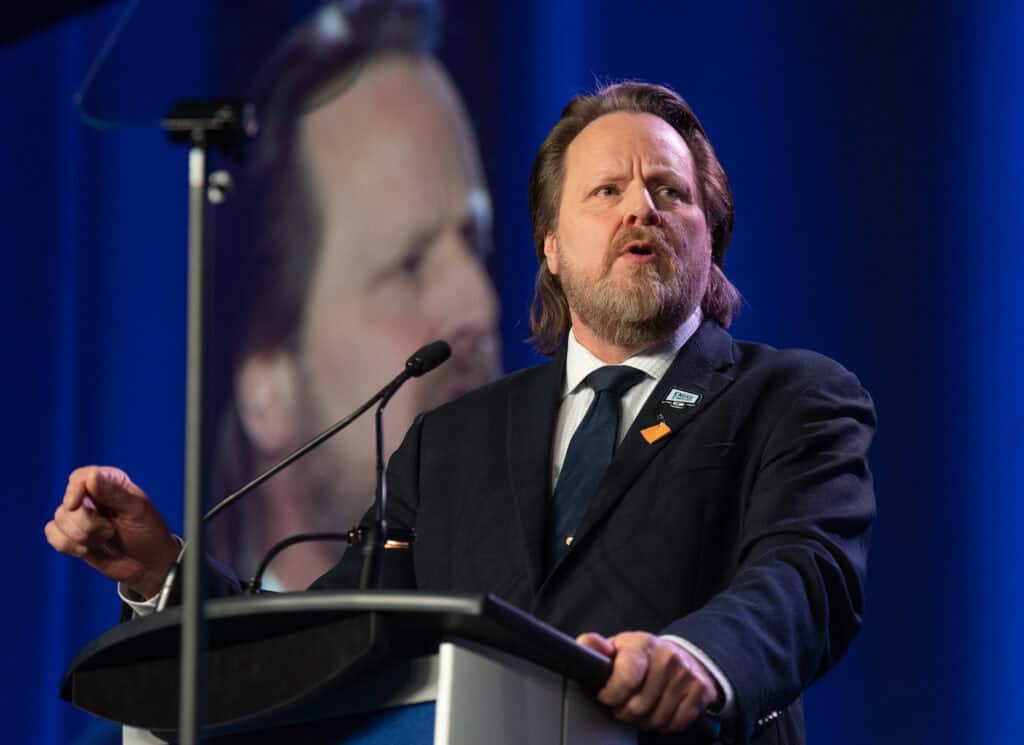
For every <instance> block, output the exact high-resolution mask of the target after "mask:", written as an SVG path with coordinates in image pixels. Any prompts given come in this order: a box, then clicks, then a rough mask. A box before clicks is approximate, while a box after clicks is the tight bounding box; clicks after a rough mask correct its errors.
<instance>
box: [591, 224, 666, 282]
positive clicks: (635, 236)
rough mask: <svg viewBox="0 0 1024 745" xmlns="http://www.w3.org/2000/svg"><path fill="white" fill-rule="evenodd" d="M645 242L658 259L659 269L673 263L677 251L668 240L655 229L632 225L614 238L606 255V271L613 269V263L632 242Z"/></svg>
mask: <svg viewBox="0 0 1024 745" xmlns="http://www.w3.org/2000/svg"><path fill="white" fill-rule="evenodd" d="M637 242H642V243H644V244H645V245H646V246H647V247H648V248H649V249H650V250H651V252H652V253H653V254H654V255H655V256H656V257H657V259H658V262H657V264H658V267H659V269H664V268H665V267H667V266H669V265H671V263H672V262H673V260H674V259H675V251H673V249H672V247H671V246H670V245H669V244H668V242H667V241H666V240H665V239H664V238H663V237H662V236H661V234H660V233H658V232H657V231H655V230H652V229H651V228H648V227H645V226H642V225H632V226H630V227H628V228H625V229H623V230H622V231H621V232H620V233H619V234H618V235H616V236H615V238H614V239H613V240H612V243H611V246H609V248H608V253H607V255H606V256H605V271H608V270H610V269H611V266H612V264H614V263H615V260H616V259H617V258H619V256H621V255H622V254H623V252H624V251H625V250H626V246H628V245H629V244H630V243H637Z"/></svg>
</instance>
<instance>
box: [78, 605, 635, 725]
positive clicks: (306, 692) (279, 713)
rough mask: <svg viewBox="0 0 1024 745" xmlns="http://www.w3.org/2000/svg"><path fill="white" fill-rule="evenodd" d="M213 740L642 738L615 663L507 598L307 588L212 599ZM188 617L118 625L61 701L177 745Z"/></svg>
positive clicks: (85, 653)
mask: <svg viewBox="0 0 1024 745" xmlns="http://www.w3.org/2000/svg"><path fill="white" fill-rule="evenodd" d="M207 618H208V626H207V637H208V643H209V658H208V675H209V678H208V685H207V691H208V701H207V709H206V715H205V722H206V728H205V730H204V737H205V738H206V741H207V742H209V743H217V744H218V745H219V744H221V743H225V744H226V743H246V744H247V745H260V744H262V743H310V744H314V743H324V744H325V745H327V744H328V743H329V744H331V745H334V743H339V744H340V743H361V744H362V743H378V742H379V743H437V744H438V745H469V744H477V743H486V744H487V745H504V744H505V743H508V745H513V744H515V745H521V744H523V743H529V744H530V745H547V744H550V745H584V744H589V743H601V745H617V744H618V743H636V741H637V733H636V731H635V730H633V729H631V728H629V727H626V726H625V725H622V724H620V723H618V722H616V721H615V720H614V719H613V718H612V717H611V715H610V714H609V712H608V711H607V710H606V709H605V708H604V707H603V706H601V705H600V704H598V703H597V702H596V701H595V700H594V698H593V691H596V690H597V689H598V688H600V687H601V686H602V685H603V683H604V681H605V679H606V678H607V677H608V674H609V671H610V664H609V661H608V660H607V658H605V657H604V656H603V655H600V654H597V653H595V652H592V651H591V650H588V649H586V648H584V647H581V646H580V645H578V644H576V642H575V641H574V640H573V639H571V638H570V637H568V636H566V635H565V634H563V633H561V632H560V631H557V630H555V629H553V628H552V627H550V626H548V625H547V624H545V623H543V622H541V621H539V620H537V619H535V618H533V617H532V616H530V615H529V614H527V613H524V612H523V611H521V610H519V609H517V608H515V607H513V606H511V605H509V604H507V603H505V602H503V601H501V600H500V599H498V598H496V597H494V596H492V595H486V596H468V595H437V594H424V593H411V592H389V591H373V592H303V593H287V594H281V595H264V596H259V597H234V598H222V599H216V600H211V601H210V602H209V603H208V604H207ZM179 622H180V612H179V609H177V608H172V609H169V610H167V611H164V612H163V613H159V614H155V615H152V616H148V617H145V618H140V619H136V620H133V621H131V622H129V623H125V624H122V625H120V626H117V627H115V628H113V629H111V630H110V631H108V632H106V633H104V634H103V635H102V636H100V637H98V638H96V639H94V640H93V641H92V642H90V643H89V644H88V645H86V647H85V648H84V649H83V650H82V651H81V652H80V653H79V654H78V655H77V656H76V657H75V659H74V660H73V661H72V662H71V664H70V665H69V666H68V669H67V671H66V672H65V674H64V678H63V681H62V684H61V696H62V697H63V698H64V699H66V700H67V701H70V702H71V703H72V704H74V705H75V706H77V707H79V708H81V709H84V710H85V711H88V712H90V713H92V714H95V715H97V716H100V717H103V718H106V719H110V720H114V721H118V722H122V723H124V724H127V725H130V726H134V727H139V728H143V729H147V730H153V731H154V732H155V733H156V734H157V735H158V736H159V737H161V738H163V739H165V740H168V741H171V742H173V741H174V739H175V738H174V728H175V727H176V724H177V715H178V652H179V645H180V626H179Z"/></svg>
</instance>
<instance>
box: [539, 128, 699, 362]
mask: <svg viewBox="0 0 1024 745" xmlns="http://www.w3.org/2000/svg"><path fill="white" fill-rule="evenodd" d="M544 253H545V256H546V259H547V263H548V269H549V270H550V271H551V273H552V274H555V275H557V276H558V278H559V281H560V282H561V284H562V288H563V290H564V291H565V294H566V299H567V300H568V301H569V310H570V313H571V315H572V321H573V326H574V328H576V329H577V331H580V330H589V332H591V333H593V334H594V335H596V336H597V337H598V338H599V339H601V340H602V341H604V342H605V343H608V344H612V345H615V346H619V347H626V348H636V347H645V346H648V345H650V344H653V343H655V342H657V341H659V340H661V339H664V338H665V337H667V336H668V335H670V334H671V333H672V332H673V331H675V329H676V328H677V327H678V326H679V325H680V324H681V323H682V322H683V321H684V320H685V319H686V317H687V316H689V315H690V313H692V312H693V310H694V309H695V308H696V307H697V305H698V304H699V303H700V300H701V298H702V297H703V295H704V291H705V289H706V288H707V282H708V272H709V269H710V263H711V237H710V234H709V231H708V227H707V223H706V221H705V217H704V210H703V206H702V205H701V203H700V193H699V189H698V185H697V180H696V175H695V170H694V164H693V156H692V154H691V153H690V149H689V147H687V145H686V142H685V141H684V140H683V138H682V137H681V136H680V135H679V133H678V132H676V131H675V129H673V128H672V126H671V125H669V124H668V123H667V122H666V121H664V120H663V119H660V118H659V117H656V116H654V115H652V114H635V113H626V112H616V113H613V114H606V115H605V116H602V117H600V118H598V119H596V120H595V121H593V122H591V123H590V124H589V125H587V126H586V127H585V128H584V129H583V130H582V131H581V132H580V133H579V135H577V136H576V138H575V139H574V140H573V141H572V143H571V144H570V145H569V148H568V150H567V152H566V158H565V178H564V183H563V185H562V193H561V198H560V203H559V213H558V225H557V227H556V229H555V231H554V232H552V233H549V234H548V236H547V239H546V240H545V245H544Z"/></svg>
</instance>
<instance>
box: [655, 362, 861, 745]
mask: <svg viewBox="0 0 1024 745" xmlns="http://www.w3.org/2000/svg"><path fill="white" fill-rule="evenodd" d="M874 429H875V414H874V408H873V405H872V402H871V398H870V396H869V395H868V394H867V392H866V391H864V389H863V388H861V386H860V384H859V383H858V382H857V380H856V378H855V377H854V376H853V375H852V374H850V373H848V372H847V371H845V370H843V369H842V368H838V366H836V367H835V368H833V369H832V370H830V371H829V375H828V376H827V377H819V376H815V379H814V380H813V381H811V382H809V383H806V384H805V385H804V386H803V387H802V388H800V389H798V391H797V392H796V393H795V394H794V395H793V396H792V397H791V401H789V402H788V404H787V405H786V406H785V408H784V413H783V414H782V416H781V417H779V418H778V420H777V422H776V424H775V426H774V427H773V428H772V429H771V431H770V434H769V435H768V437H767V439H766V441H765V443H764V447H763V451H762V454H761V458H760V461H759V463H758V466H757V472H756V477H755V478H754V480H753V488H752V489H751V490H750V493H749V494H748V495H747V496H746V500H745V504H744V507H745V512H744V518H743V524H742V539H741V542H740V551H739V565H738V569H737V571H736V573H735V575H734V576H733V578H732V581H731V582H730V583H729V585H728V587H727V588H725V589H724V590H723V591H721V592H719V593H718V594H716V595H715V596H713V597H712V598H711V600H710V601H709V602H708V603H707V604H706V605H704V606H703V607H702V608H700V609H699V610H697V611H695V612H693V613H691V614H689V615H687V616H684V617H683V618H680V619H679V620H677V621H675V622H674V623H672V624H670V625H669V627H668V628H667V629H665V633H668V634H674V635H677V636H680V637H683V638H684V639H687V640H689V641H691V642H692V643H694V644H696V645H697V646H698V647H700V648H701V649H702V650H703V651H704V652H705V653H707V654H708V655H709V656H710V657H711V658H712V659H713V660H715V662H716V663H717V664H718V666H719V667H720V668H721V669H722V671H723V672H724V673H725V674H726V676H727V677H728V678H729V681H730V682H731V683H732V686H733V689H734V692H735V696H736V703H737V717H736V718H735V719H734V720H733V722H732V723H731V724H732V725H733V726H732V727H730V729H732V732H731V733H730V734H731V735H732V737H731V739H733V740H735V741H737V742H740V743H743V742H747V741H749V739H750V737H751V735H752V734H753V733H754V730H755V727H756V725H757V722H758V720H759V719H761V718H763V717H766V716H769V717H770V716H771V714H772V712H776V711H779V710H782V709H784V708H785V707H787V706H788V705H789V704H790V703H792V702H793V701H794V700H795V699H796V698H797V697H798V696H799V695H800V693H801V691H802V690H803V689H804V688H806V687H807V686H808V685H810V684H811V683H812V682H813V681H814V680H816V679H817V678H818V677H820V676H821V675H822V674H823V673H824V672H825V671H826V670H828V669H829V668H830V667H831V666H832V665H834V664H835V662H836V661H837V660H838V659H839V657H840V655H842V653H843V651H844V650H845V649H846V648H847V646H848V645H849V644H850V642H851V640H852V639H853V638H854V636H855V635H856V634H857V632H858V631H859V629H860V626H861V620H862V617H863V613H864V580H865V572H866V565H867V549H868V540H869V535H870V528H871V523H872V521H873V519H874V515H875V499H874V492H873V487H872V481H871V474H870V471H869V469H868V462H867V452H868V447H869V444H870V441H871V438H872V436H873V433H874Z"/></svg>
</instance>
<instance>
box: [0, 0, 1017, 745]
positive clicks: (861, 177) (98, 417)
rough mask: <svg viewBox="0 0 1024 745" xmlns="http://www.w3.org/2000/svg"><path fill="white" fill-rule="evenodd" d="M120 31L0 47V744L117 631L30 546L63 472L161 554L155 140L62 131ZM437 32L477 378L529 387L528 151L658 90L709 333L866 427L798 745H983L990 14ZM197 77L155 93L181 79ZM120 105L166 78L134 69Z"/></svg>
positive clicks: (1010, 677) (1009, 422)
mask: <svg viewBox="0 0 1024 745" xmlns="http://www.w3.org/2000/svg"><path fill="white" fill-rule="evenodd" d="M179 5H180V6H181V7H182V8H187V9H188V10H187V12H183V13H182V14H181V15H180V16H179V20H178V23H177V24H176V26H175V25H172V26H170V27H168V28H166V29H164V32H165V33H167V34H169V35H179V37H180V38H182V39H188V40H189V43H190V44H191V45H192V46H193V48H195V49H196V50H197V51H202V52H204V51H206V50H209V49H210V48H211V45H212V44H213V35H214V30H215V22H214V19H213V16H212V12H209V11H206V10H204V7H205V4H204V3H198V2H197V1H196V0H193V1H192V2H188V3H179ZM124 7H125V4H124V3H109V4H105V5H101V6H100V7H98V8H96V9H94V10H92V11H88V12H87V13H85V14H80V15H77V16H74V17H72V18H69V19H66V20H64V21H62V22H61V23H59V24H57V25H53V26H50V27H47V28H44V29H42V30H39V31H36V32H34V33H32V34H30V35H27V36H24V37H22V38H20V39H17V40H15V41H12V42H8V43H7V44H6V45H4V46H3V47H0V91H2V95H3V96H4V97H5V104H4V106H3V111H4V113H5V116H3V117H2V119H0V173H2V174H3V179H2V182H0V203H2V204H3V206H4V207H3V214H4V220H3V228H2V235H3V248H4V259H5V271H4V272H3V273H2V278H0V283H2V284H0V289H2V291H0V303H2V304H3V305H2V309H0V319H2V323H3V328H4V333H3V337H2V338H3V341H4V348H5V349H6V350H7V352H6V356H5V364H4V366H3V374H4V385H3V396H4V406H3V410H4V411H5V412H7V421H8V426H7V428H6V429H7V436H6V437H5V438H4V441H3V444H4V463H5V468H4V478H3V479H2V480H0V489H2V500H0V503H2V509H3V524H4V525H5V526H7V530H8V533H9V538H8V541H9V547H10V548H11V551H9V552H8V559H7V563H6V575H7V576H8V578H9V592H8V597H9V599H10V600H11V603H12V605H11V607H10V609H9V611H8V612H7V613H6V614H5V621H4V624H5V626H4V631H5V633H4V635H3V638H4V640H5V641H6V643H7V644H8V648H7V650H6V653H5V655H4V658H5V660H6V665H5V676H4V677H5V683H4V684H5V686H6V688H5V691H4V695H3V697H2V703H0V721H2V723H3V727H4V736H3V739H4V741H5V742H12V743H43V744H44V745H56V744H57V743H74V742H81V743H85V742H90V741H99V740H98V739H95V738H100V737H102V736H104V732H105V730H104V727H103V725H102V724H100V723H98V722H96V721H94V720H92V719H91V718H89V717H87V716H85V715H82V714H80V713H78V712H75V711H73V710H72V709H70V708H69V707H68V706H67V705H65V704H63V703H62V702H60V701H59V700H58V698H57V685H58V681H59V676H60V673H61V670H62V669H63V667H64V665H65V663H66V662H67V661H68V660H69V659H70V657H71V655H72V654H73V653H74V651H75V650H76V649H78V648H79V647H80V646H81V645H82V644H83V643H84V642H86V641H87V640H88V639H89V638H91V637H93V636H95V635H96V634H98V633H99V632H101V631H102V630H103V629H105V628H107V627H108V626H109V625H111V624H112V623H113V622H114V621H115V620H116V617H117V612H118V606H117V602H116V598H115V597H114V594H113V588H112V587H111V586H110V584H109V583H107V582H105V581H102V580H99V579H97V578H96V577H95V576H94V575H93V573H92V572H91V571H89V570H88V569H87V568H86V567H84V566H78V565H77V563H76V562H73V561H72V560H70V559H67V558H64V557H61V556H58V555H56V554H55V553H53V552H52V551H51V550H50V549H49V548H48V546H47V545H46V542H45V539H44V537H43V534H42V527H43V524H44V523H45V522H46V520H47V519H48V518H49V517H50V515H51V514H52V511H53V509H54V508H55V507H56V505H57V503H58V501H59V499H60V496H61V494H62V493H63V487H64V481H65V479H66V475H67V473H68V471H70V470H71V468H73V467H74V466H75V465H78V464H82V463H88V462H104V463H116V464H119V465H121V466H123V467H124V468H126V470H128V471H129V472H130V473H131V474H132V475H133V477H134V478H135V479H136V480H137V481H138V482H139V483H142V484H146V485H148V486H149V489H150V491H151V492H152V493H153V495H154V498H155V500H156V501H157V503H158V505H159V506H160V508H161V509H162V510H163V511H164V513H165V514H166V515H168V516H169V517H170V521H171V523H172V527H175V528H180V523H181V516H180V512H181V510H180V507H179V500H180V494H181V489H182V478H181V460H182V445H181V439H182V431H183V427H182V419H183V416H182V411H183V377H184V280H185V222H184V219H185V200H184V175H185V154H184V152H183V151H181V150H179V149H176V148H173V147H171V146H170V145H167V144H166V143H165V142H164V138H163V135H162V134H161V133H160V132H159V131H155V130H123V131H98V130H94V129H89V128H86V127H84V126H83V125H82V124H81V123H80V121H79V119H78V118H77V115H76V112H75V109H74V106H73V104H72V100H71V97H72V93H73V91H74V90H75V88H76V87H77V85H78V83H79V82H80V80H81V79H82V77H83V76H84V74H85V72H86V69H87V66H88V63H89V61H90V60H91V58H92V57H93V56H94V55H95V54H96V52H97V51H98V50H99V47H100V45H101V43H102V40H103V38H104V36H105V34H106V33H107V32H108V31H109V30H110V29H111V28H112V26H113V24H114V22H115V20H116V19H117V17H118V16H119V14H120V13H121V12H122V11H123V9H124ZM446 16H447V17H446V32H445V40H444V43H443V46H442V50H441V52H442V54H441V56H442V59H443V60H444V61H445V62H446V64H447V65H448V66H449V68H450V69H451V71H452V73H453V75H454V77H455V79H456V81H457V82H458V84H459V86H460V88H461V90H462V92H463V94H464V95H465V97H466V99H467V103H468V105H469V108H470V112H471V115H472V118H473V120H474V123H475V124H476V125H477V128H478V132H479V136H480V139H481V144H482V148H483V153H484V162H485V168H486V171H487V174H488V177H489V180H490V186H491V189H492V192H493V195H494V203H495V212H496V245H497V250H496V252H495V254H494V256H493V258H492V259H491V262H490V264H491V269H492V274H493V276H494V279H495V282H496V284H497V286H498V289H499V292H500V296H501V303H502V313H503V317H502V326H501V330H502V336H503V341H504V360H505V367H506V369H509V370H512V369H517V368H520V367H523V366H525V365H529V364H531V363H533V362H534V361H535V360H536V359H537V358H536V357H535V356H534V354H533V353H531V352H530V350H529V349H528V347H527V346H526V345H525V344H524V339H525V338H526V337H527V336H528V327H527V325H526V323H525V318H526V313H527V309H528V306H529V301H530V296H531V293H532V283H533V276H534V271H535V267H536V263H535V259H534V258H533V246H532V242H531V238H530V228H529V224H528V216H527V209H526V189H525V185H526V179H527V174H528V172H529V168H530V165H531V162H532V157H533V154H534V152H535V151H536V148H537V146H538V144H539V143H540V141H541V139H542V138H543V136H544V134H545V133H546V131H547V130H548V128H549V127H550V126H551V125H552V124H553V123H554V121H555V120H556V118H557V116H558V113H559V111H560V108H561V106H562V105H563V104H564V103H565V101H566V100H567V99H568V97H569V96H570V95H571V94H572V93H573V92H576V91H580V90H586V89H590V88H592V87H593V86H594V84H595V81H604V80H615V79H621V78H631V77H636V78H643V79H647V80H651V81H655V82H663V83H668V84H671V85H672V86H674V87H675V88H676V89H677V90H679V91H680V92H681V93H682V94H683V95H684V96H685V97H687V98H688V99H689V101H690V102H691V103H692V104H693V106H694V107H695V109H696V110H697V112H698V113H699V114H700V116H701V118H702V120H703V122H704V124H705V126H706V128H707V130H708V132H709V134H710V136H711V139H712V142H713V143H714V145H715V147H716V148H717V150H718V153H719V155H720V157H721V160H722V162H723V163H724V165H725V168H726V170H727V171H728V173H729V175H730V178H731V179H732V184H733V188H734V191H735V196H736V205H737V227H736V232H735V237H734V240H733V243H732V246H731V248H730V251H729V256H728V261H727V266H726V268H727V271H728V273H729V275H730V276H731V277H732V278H733V280H734V282H735V283H736V284H737V286H738V287H739V288H740V290H741V291H742V293H743V295H744V297H745V299H746V304H745V308H744V311H743V314H742V316H741V317H740V319H739V320H738V321H737V323H736V324H735V325H734V329H733V330H734V333H735V334H736V335H737V336H740V337H745V338H752V339H757V340H760V341H765V342H768V343H771V344H775V345H777V346H801V347H809V348H812V349H816V350H818V351H821V352H823V353H825V354H828V355H830V356H832V357H835V358H836V359H838V360H839V361H840V362H842V363H843V364H844V365H846V366H847V367H849V368H850V369H852V370H854V371H855V372H856V373H857V374H858V375H859V376H860V378H861V380H862V381H863V382H864V384H865V386H866V387H867V388H868V389H869V390H870V391H871V392H872V393H873V395H874V396H875V399H876V403H877V407H878V411H879V418H880V429H879V435H878V438H877V441H876V447H875V450H874V453H873V458H872V462H873V468H874V471H875V474H876V478H877V487H878V498H879V509H880V515H879V521H878V524H877V529H876V531H875V535H874V540H873V553H872V557H871V563H870V569H869V587H868V591H869V594H868V614H867V619H866V621H867V623H866V626H865V630H864V632H863V634H862V636H861V638H860V639H859V640H858V641H857V642H856V643H855V644H854V645H853V647H852V649H851V650H850V652H849V655H848V657H847V658H846V659H844V660H843V661H842V662H841V663H840V664H839V666H838V667H837V668H836V669H835V670H834V671H833V672H832V673H831V674H830V675H829V676H828V677H827V678H826V679H825V680H824V681H822V682H821V683H820V684H819V685H817V686H815V687H814V688H813V689H812V691H811V692H810V693H809V695H808V697H807V710H808V724H809V729H810V734H811V739H812V741H813V742H826V743H831V744H832V745H844V744H846V743H849V744H850V745H853V744H854V743H857V744H858V745H859V744H860V743H878V744H882V743H905V742H950V743H960V742H987V741H995V742H1010V741H1015V740H1016V739H1017V738H1018V737H1019V733H1020V732H1021V731H1024V706H1022V705H1021V703H1020V701H1021V697H1020V694H1019V691H1018V689H1019V676H1018V675H1016V673H1017V671H1018V670H1019V669H1021V668H1022V667H1024V646H1022V644H1024V642H1022V635H1021V633H1020V623H1019V620H1018V619H1019V618H1020V616H1021V614H1022V611H1024V608H1022V603H1024V582H1022V580H1021V573H1020V572H1019V571H1018V569H1017V567H1016V562H1017V561H1018V560H1019V558H1018V557H1019V553H1020V549H1019V547H1018V542H1017V536H1018V535H1019V529H1018V526H1019V525H1020V524H1021V523H1022V522H1024V506H1022V505H1024V501H1022V500H1021V499H1020V498H1019V491H1018V489H1019V487H1018V484H1019V483H1020V482H1021V477H1022V475H1024V474H1022V465H1021V464H1022V460H1024V459H1022V457H1021V452H1020V451H1021V446H1020V444H1019V443H1020V442H1021V440H1022V435H1024V431H1022V430H1024V406H1022V399H1024V392H1022V385H1021V383H1020V375H1019V374H1018V372H1017V365H1018V363H1019V362H1020V358H1021V351H1020V349H1021V344H1022V341H1024V333H1022V332H1024V310H1022V306H1021V303H1020V301H1019V298H1018V295H1019V292H1018V287H1019V286H1020V282H1021V279H1022V277H1024V274H1022V269H1024V258H1022V252H1021V251H1020V248H1019V244H1020V238H1019V237H1020V235H1021V232H1022V227H1024V225H1022V222H1024V218H1022V216H1021V215H1022V209H1021V194H1022V191H1024V190H1022V187H1024V183H1022V177H1021V175H1020V174H1021V168H1022V163H1024V152H1022V151H1024V146H1022V144H1021V133H1022V132H1024V102H1022V92H1024V52H1022V51H1021V48H1020V44H1019V36H1020V34H1019V30H1020V29H1021V28H1022V27H1024V7H1022V5H1021V3H1019V2H1009V3H1007V2H997V1H996V0H979V1H978V2H973V3H965V2H964V3H957V2H952V1H951V0H939V2H931V3H924V2H905V3H896V4H892V3H885V4H883V3H878V2H867V3H859V4H856V5H854V4H828V3H826V4H818V5H815V6H810V5H808V4H806V3H795V2H793V3H788V2H782V3H759V2H749V3H733V4H712V3H701V4H697V3H669V2H654V1H653V0H634V1H633V2H629V3H625V2H612V1H611V0H586V1H585V0H575V1H572V0H565V1H563V2H552V1H551V0H521V2H515V3H494V4H493V7H491V4H485V3H474V2H470V1H469V0H462V1H459V2H450V3H449V4H448V6H447V14H446ZM252 23H253V24H254V25H255V26H258V25H259V21H258V20H257V19H253V20H252ZM204 57H205V54H199V55H197V57H196V59H195V60H194V64H193V68H192V69H189V68H188V67H187V66H186V69H176V70H174V71H173V74H174V75H176V76H178V77H180V78H181V79H183V80H188V79H190V76H192V77H194V79H195V80H200V79H202V76H203V75H204V74H205V68H204V65H205V60H204ZM133 74H135V75H151V76H154V78H158V77H160V76H166V75H170V74H172V72H171V71H169V70H167V69H166V67H165V66H164V65H163V64H162V61H161V60H160V59H150V60H147V61H145V62H140V64H139V67H138V68H137V69H135V70H134V71H133ZM106 731H107V732H109V730H106Z"/></svg>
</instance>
